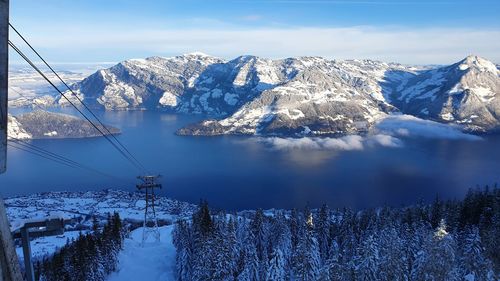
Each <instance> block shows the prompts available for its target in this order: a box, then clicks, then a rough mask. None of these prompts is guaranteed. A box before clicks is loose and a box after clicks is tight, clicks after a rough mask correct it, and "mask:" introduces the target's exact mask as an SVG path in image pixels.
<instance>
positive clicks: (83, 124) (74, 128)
mask: <svg viewBox="0 0 500 281" xmlns="http://www.w3.org/2000/svg"><path fill="white" fill-rule="evenodd" d="M98 127H99V128H100V129H101V131H103V132H106V131H105V130H104V128H102V126H101V125H98ZM106 127H107V128H108V130H109V131H110V132H111V133H112V134H119V133H120V130H119V129H117V128H114V127H111V126H106ZM7 131H8V132H7V135H8V138H15V139H46V138H87V137H97V136H101V134H100V133H99V132H98V131H97V130H96V129H95V128H94V127H92V125H91V124H90V123H88V122H87V121H85V120H83V119H80V118H77V117H75V116H72V115H67V114H61V113H53V112H48V111H43V110H35V111H32V112H29V113H24V114H21V115H19V116H11V115H9V118H8V124H7Z"/></svg>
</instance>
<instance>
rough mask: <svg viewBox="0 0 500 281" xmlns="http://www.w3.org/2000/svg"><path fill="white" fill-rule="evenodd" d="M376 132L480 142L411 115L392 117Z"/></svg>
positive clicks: (454, 129)
mask: <svg viewBox="0 0 500 281" xmlns="http://www.w3.org/2000/svg"><path fill="white" fill-rule="evenodd" d="M375 127H376V131H377V132H379V133H382V134H388V135H392V136H399V137H424V138H434V139H465V140H480V139H481V138H480V137H478V136H475V135H470V134H466V133H464V132H462V131H460V128H459V127H457V126H453V125H447V124H441V123H438V122H434V121H430V120H423V119H420V118H417V117H414V116H411V115H391V116H389V117H386V118H384V119H383V120H382V121H380V122H379V123H378V124H377V125H376V126H375Z"/></svg>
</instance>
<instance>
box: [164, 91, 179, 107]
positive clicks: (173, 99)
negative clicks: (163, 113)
mask: <svg viewBox="0 0 500 281" xmlns="http://www.w3.org/2000/svg"><path fill="white" fill-rule="evenodd" d="M179 102H180V100H179V97H177V96H176V95H174V94H172V93H170V92H164V93H163V95H162V96H161V98H160V104H161V105H163V106H171V107H175V106H177V104H179Z"/></svg>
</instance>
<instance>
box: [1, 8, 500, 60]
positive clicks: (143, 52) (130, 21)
mask: <svg viewBox="0 0 500 281" xmlns="http://www.w3.org/2000/svg"><path fill="white" fill-rule="evenodd" d="M10 22H11V24H13V25H14V26H15V27H16V28H17V29H18V30H19V31H20V32H21V33H23V35H24V36H25V37H27V38H28V40H30V42H31V43H32V45H34V46H35V47H36V48H37V49H38V50H39V51H40V53H41V54H42V55H43V56H44V57H45V58H46V59H47V60H48V61H50V62H53V63H62V62H64V63H99V62H119V61H122V60H126V59H130V58H145V57H149V56H175V55H180V54H185V53H190V52H195V51H199V52H203V53H206V54H209V55H213V56H218V57H222V58H225V59H232V58H235V57H237V56H240V55H256V56H262V57H266V58H273V59H277V58H286V57H296V56H322V57H327V58H331V59H375V60H382V61H388V62H400V63H405V64H446V63H453V62H456V61H459V60H461V59H463V58H464V57H466V56H467V55H470V54H475V55H479V56H482V57H485V58H487V59H489V60H491V61H494V62H497V63H500V1H498V0H475V1H474V0H470V1H466V0H451V1H450V0H434V1H431V0H400V1H397V0H351V1H349V0H309V1H307V0H182V1H170V0H141V1H137V0H43V1H40V0H10ZM10 38H11V40H12V41H13V42H15V43H16V44H17V45H21V42H20V40H19V38H17V37H16V36H15V34H14V33H13V32H11V34H10ZM23 49H24V50H26V49H25V48H23ZM20 61H21V58H20V57H18V56H17V55H16V54H15V53H13V52H11V62H20Z"/></svg>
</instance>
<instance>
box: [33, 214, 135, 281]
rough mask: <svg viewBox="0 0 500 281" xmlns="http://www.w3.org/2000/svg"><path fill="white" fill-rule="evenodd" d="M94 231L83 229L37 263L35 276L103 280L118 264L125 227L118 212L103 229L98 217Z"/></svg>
mask: <svg viewBox="0 0 500 281" xmlns="http://www.w3.org/2000/svg"><path fill="white" fill-rule="evenodd" d="M92 228H93V231H92V232H89V233H87V234H82V233H80V235H79V237H78V238H77V239H76V240H75V239H74V240H72V241H68V243H66V245H65V246H63V247H62V248H61V249H59V250H58V251H57V252H56V253H55V254H54V255H52V256H50V257H45V258H44V259H43V261H41V262H37V263H36V265H35V279H36V280H40V281H103V280H105V279H106V277H107V276H108V275H109V274H110V273H111V272H113V271H115V270H116V267H117V264H118V253H119V252H120V250H121V249H122V246H123V239H124V234H125V232H124V227H123V224H122V220H121V219H120V216H119V215H118V213H114V214H113V215H111V214H109V215H108V219H107V224H106V225H105V226H104V227H103V228H102V229H100V227H99V225H98V222H97V220H96V219H95V218H94V222H93V227H92Z"/></svg>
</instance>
